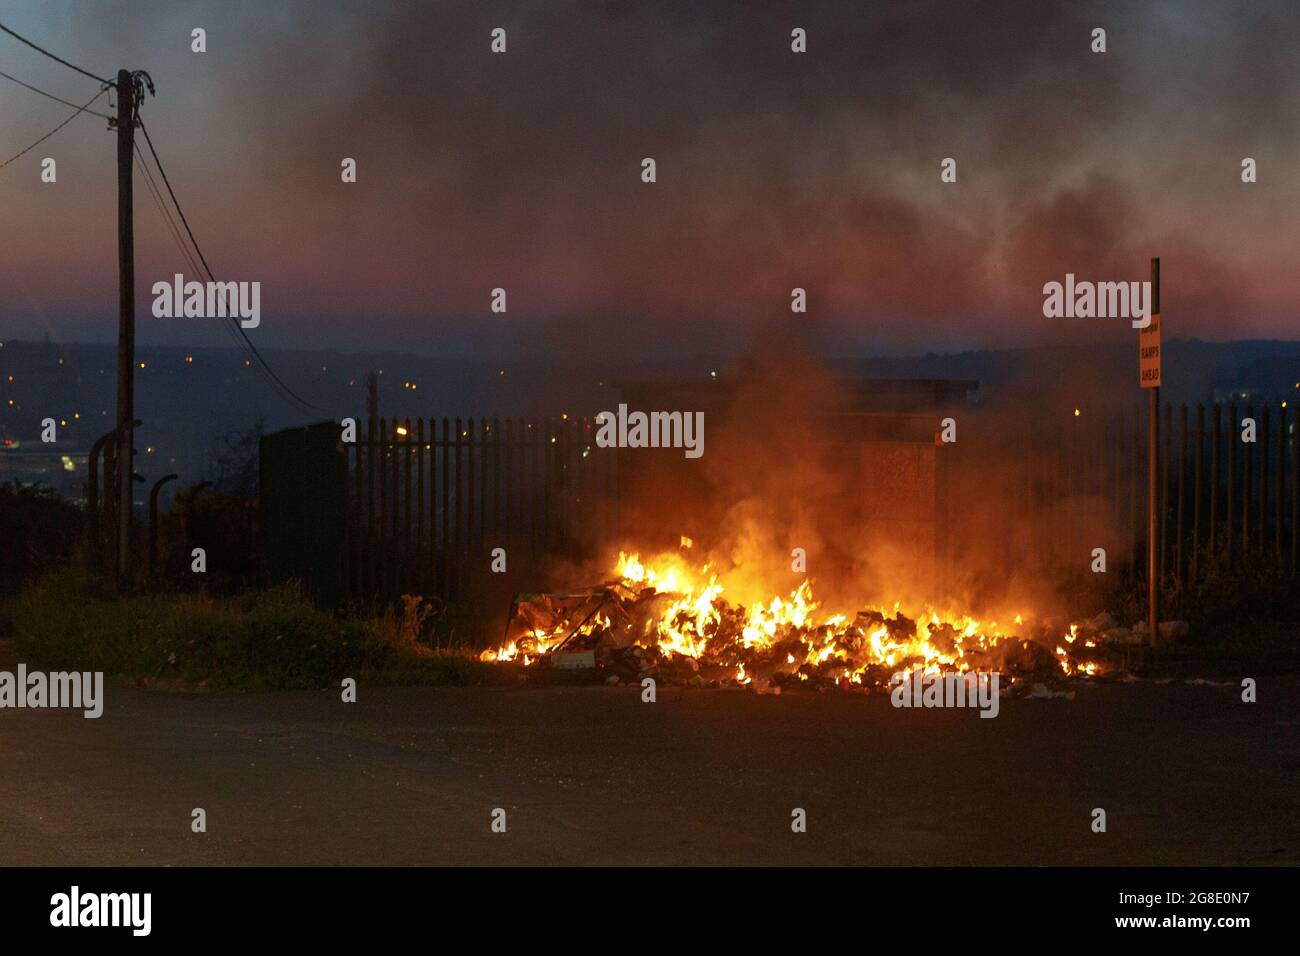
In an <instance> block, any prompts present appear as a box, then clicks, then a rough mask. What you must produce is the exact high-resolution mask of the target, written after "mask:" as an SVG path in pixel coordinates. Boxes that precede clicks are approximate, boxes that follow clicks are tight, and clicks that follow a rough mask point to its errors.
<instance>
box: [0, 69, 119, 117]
mask: <svg viewBox="0 0 1300 956" xmlns="http://www.w3.org/2000/svg"><path fill="white" fill-rule="evenodd" d="M0 76H3V77H4V78H5V79H6V80H10V81H12V82H14V83H17V84H18V85H19V86H21V87H23V88H24V89H28V90H31V91H32V92H33V93H39V94H41V96H45V97H48V98H50V99H52V100H54V102H56V103H62V104H63V105H64V106H71V107H72V108H73V109H74V110H75V109H76V108H77V104H76V103H69V102H68V101H67V100H65V99H63V98H62V97H58V96H55V95H54V94H53V93H47V92H45V90H42V89H39V88H38V87H35V86H32V85H31V84H30V83H24V82H23V81H22V80H20V79H18V77H16V76H10V75H9V74H8V73H6V72H4V71H3V70H0ZM86 112H87V113H89V114H90V115H91V116H98V117H99V118H100V119H106V120H109V121H112V119H113V117H111V116H109V115H108V114H107V113H99V112H96V111H95V110H86Z"/></svg>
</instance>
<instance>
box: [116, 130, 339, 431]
mask: <svg viewBox="0 0 1300 956" xmlns="http://www.w3.org/2000/svg"><path fill="white" fill-rule="evenodd" d="M136 121H137V122H138V123H139V125H140V131H141V132H143V133H144V141H145V143H146V144H148V146H149V153H150V155H151V156H153V161H154V165H155V166H157V167H158V172H159V174H161V176H162V181H163V185H164V186H166V187H167V194H168V195H169V196H171V198H172V204H173V205H174V206H175V207H176V212H177V214H178V215H179V216H180V217H181V224H182V225H184V227H185V232H186V234H187V235H188V236H189V237H190V242H191V243H192V244H193V245H194V251H195V252H196V253H198V257H199V261H200V262H201V263H202V264H203V270H204V272H206V273H207V276H208V280H209V281H210V282H216V281H217V277H216V276H215V275H214V274H213V272H212V268H211V266H209V265H208V260H207V257H205V256H204V255H203V249H202V247H201V246H200V245H199V242H198V240H197V239H195V238H194V230H193V229H191V228H190V223H189V220H188V219H186V218H185V210H184V209H182V208H181V204H180V200H178V199H177V198H176V191H175V190H174V189H172V184H171V180H169V179H168V178H167V170H166V169H164V168H163V164H162V160H161V159H159V158H158V151H157V150H156V149H155V148H154V145H153V139H152V137H150V136H149V127H148V126H146V125H145V122H144V119H143V117H140V116H139V115H138V114H137V117H136ZM226 311H227V312H229V311H230V309H229V308H227V309H226ZM234 327H235V328H236V329H237V330H238V331H239V335H240V337H241V338H242V339H243V340H244V344H245V345H246V346H247V347H248V349H249V350H250V351H251V352H252V353H253V355H254V356H256V358H257V361H258V363H259V364H260V365H261V367H262V368H263V369H265V370H266V372H267V374H269V375H270V376H271V379H272V381H273V383H274V384H275V385H276V386H277V387H278V388H279V390H280V392H281V394H282V395H284V396H285V397H286V398H288V399H289V400H290V401H291V402H294V403H296V404H297V405H298V406H300V407H301V408H303V409H305V410H310V411H316V412H324V411H325V410H324V409H322V408H320V407H318V406H316V405H313V404H312V403H311V402H309V401H307V400H306V399H305V398H303V397H302V396H300V395H299V394H298V393H297V392H295V391H294V390H293V389H291V388H290V387H289V386H288V385H286V384H285V383H284V381H283V380H282V379H281V378H280V376H278V375H276V374H275V370H274V369H273V368H271V366H270V364H269V363H268V362H267V361H266V359H265V358H263V357H262V353H261V352H259V351H258V349H257V346H256V345H254V344H253V341H252V339H250V338H249V337H248V333H247V332H245V331H244V327H243V326H242V325H240V324H239V323H238V322H235V323H234Z"/></svg>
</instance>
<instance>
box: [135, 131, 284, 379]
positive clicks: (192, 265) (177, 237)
mask: <svg viewBox="0 0 1300 956" xmlns="http://www.w3.org/2000/svg"><path fill="white" fill-rule="evenodd" d="M131 145H132V146H134V147H135V152H136V155H137V156H139V157H140V168H141V169H142V170H143V171H144V175H145V185H146V186H147V187H148V189H149V194H150V195H151V196H152V197H153V201H154V205H155V206H156V207H157V209H158V212H159V214H160V215H161V216H162V217H163V221H164V223H165V224H166V226H167V231H168V233H169V234H170V235H171V238H172V242H173V243H175V245H176V248H177V249H178V250H179V251H180V254H181V258H182V259H184V260H185V264H186V265H187V266H188V267H189V269H190V271H191V272H192V273H193V274H194V275H202V274H203V270H202V269H201V268H200V267H199V264H198V262H197V261H196V260H195V258H194V253H193V251H191V249H190V247H189V246H187V245H186V244H185V239H184V238H183V237H182V236H181V230H180V226H178V225H177V224H176V217H175V216H173V215H172V213H171V210H170V209H169V208H167V203H166V201H165V200H164V199H163V196H162V190H161V189H160V188H159V187H158V183H157V181H156V180H155V179H154V177H153V171H152V170H150V168H149V163H148V161H147V160H146V159H145V155H144V153H143V152H141V150H140V144H139V143H134V142H133V143H132V144H131ZM227 311H229V310H227ZM219 325H220V326H221V330H222V331H223V332H225V333H226V336H227V338H229V339H230V340H231V342H233V343H234V345H235V348H237V349H241V350H243V349H244V345H243V343H242V342H241V341H240V339H239V336H238V335H236V334H235V330H234V329H233V328H232V327H231V326H230V325H229V324H227V323H225V322H221V323H219ZM258 371H259V372H261V371H262V368H261V366H260V365H259V366H258ZM263 375H265V372H263Z"/></svg>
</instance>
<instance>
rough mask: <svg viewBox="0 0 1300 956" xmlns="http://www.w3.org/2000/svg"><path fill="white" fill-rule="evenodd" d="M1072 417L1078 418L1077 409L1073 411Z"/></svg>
mask: <svg viewBox="0 0 1300 956" xmlns="http://www.w3.org/2000/svg"><path fill="white" fill-rule="evenodd" d="M1074 417H1075V418H1078V417H1079V410H1078V409H1077V408H1076V409H1075V410H1074Z"/></svg>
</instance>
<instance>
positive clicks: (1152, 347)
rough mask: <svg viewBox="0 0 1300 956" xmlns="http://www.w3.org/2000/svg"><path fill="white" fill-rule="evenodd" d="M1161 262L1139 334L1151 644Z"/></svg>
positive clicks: (1155, 266)
mask: <svg viewBox="0 0 1300 956" xmlns="http://www.w3.org/2000/svg"><path fill="white" fill-rule="evenodd" d="M1160 365H1161V361H1160V259H1159V257H1155V258H1153V259H1152V260H1151V324H1150V325H1148V326H1147V327H1146V328H1145V329H1142V330H1141V331H1140V332H1138V383H1139V384H1140V385H1141V386H1142V387H1143V388H1145V389H1146V390H1147V408H1148V419H1147V643H1148V644H1150V645H1152V646H1154V645H1155V643H1156V639H1157V637H1158V636H1159V626H1160V625H1159V616H1158V601H1159V595H1160V573H1159V570H1158V568H1157V566H1156V562H1157V561H1158V559H1159V547H1158V546H1157V544H1156V536H1157V535H1158V533H1159V532H1158V527H1159V526H1158V522H1157V520H1156V498H1157V488H1156V469H1157V449H1158V448H1159V447H1160Z"/></svg>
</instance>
